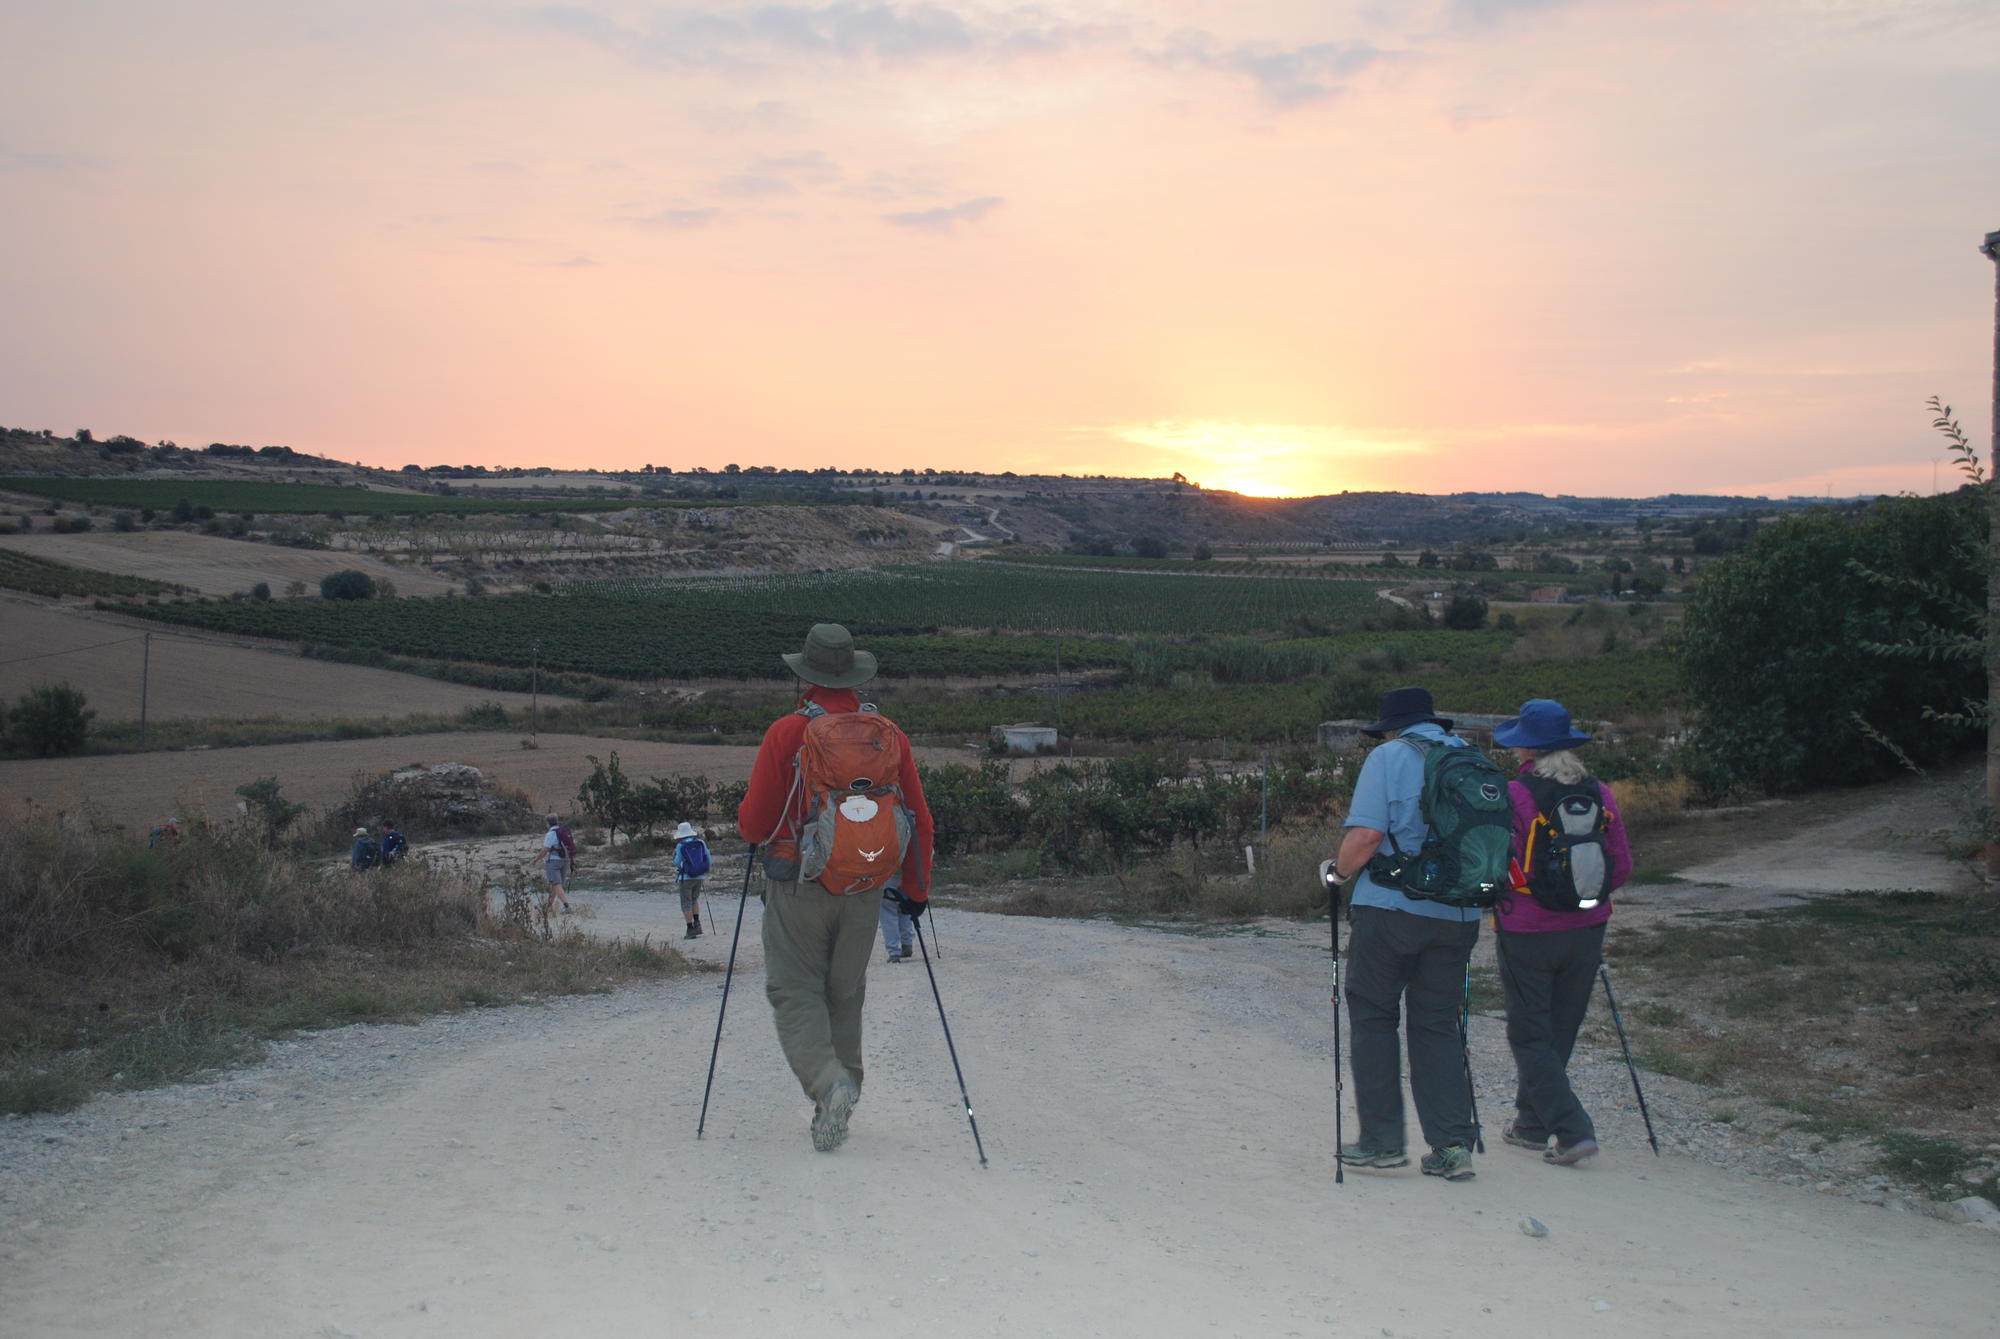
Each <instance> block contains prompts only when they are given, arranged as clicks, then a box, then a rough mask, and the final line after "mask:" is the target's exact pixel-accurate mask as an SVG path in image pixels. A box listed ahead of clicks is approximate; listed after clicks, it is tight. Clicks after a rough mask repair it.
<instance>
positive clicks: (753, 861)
mask: <svg viewBox="0 0 2000 1339" xmlns="http://www.w3.org/2000/svg"><path fill="white" fill-rule="evenodd" d="M756 865H757V843H756V842H751V843H750V855H749V858H747V859H746V860H744V862H743V895H742V896H741V897H739V898H738V899H737V900H736V933H735V934H733V935H731V936H730V938H729V968H728V970H727V971H725V972H724V973H723V974H722V1007H721V1008H720V1009H717V1010H716V1011H715V1044H714V1045H712V1046H710V1047H709V1048H708V1082H707V1083H706V1084H704V1085H702V1090H701V1120H700V1121H699V1122H697V1123H696V1125H695V1127H694V1137H695V1138H696V1139H699V1138H701V1133H702V1131H703V1130H704V1129H706V1128H707V1126H708V1095H709V1094H710V1093H711V1092H713V1091H714V1090H715V1057H716V1053H717V1052H719V1051H720V1050H721V1049H722V1019H723V1016H724V1015H726V1014H727V1013H728V1012H729V983H730V982H731V981H732V980H734V979H735V977H736V945H737V944H738V943H739V942H740V941H741V940H742V938H743V908H744V907H746V906H748V905H749V904H750V871H751V870H752V869H754V868H756Z"/></svg>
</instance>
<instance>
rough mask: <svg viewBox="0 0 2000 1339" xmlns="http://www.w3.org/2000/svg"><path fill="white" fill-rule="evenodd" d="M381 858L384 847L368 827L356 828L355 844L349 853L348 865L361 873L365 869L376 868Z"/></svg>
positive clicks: (357, 872)
mask: <svg viewBox="0 0 2000 1339" xmlns="http://www.w3.org/2000/svg"><path fill="white" fill-rule="evenodd" d="M381 858H382V848H381V846H380V845H379V844H378V843H377V842H376V840H375V839H374V838H373V837H371V836H369V835H368V829H367V828H356V829H354V846H353V848H352V849H350V850H349V851H348V853H347V867H348V868H349V869H351V870H353V871H354V872H355V873H356V874H359V873H361V871H363V870H367V869H373V868H375V864H376V862H377V861H379V860H380V859H381Z"/></svg>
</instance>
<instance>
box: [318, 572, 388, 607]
mask: <svg viewBox="0 0 2000 1339" xmlns="http://www.w3.org/2000/svg"><path fill="white" fill-rule="evenodd" d="M319 596H320V598H321V599H322V600H372V599H374V598H375V578H373V577H371V576H369V575H368V574H367V573H366V572H357V571H355V570H354V569H353V568H351V567H349V568H343V569H342V570H340V571H338V572H329V573H327V575H325V576H323V577H321V578H320V579H319Z"/></svg>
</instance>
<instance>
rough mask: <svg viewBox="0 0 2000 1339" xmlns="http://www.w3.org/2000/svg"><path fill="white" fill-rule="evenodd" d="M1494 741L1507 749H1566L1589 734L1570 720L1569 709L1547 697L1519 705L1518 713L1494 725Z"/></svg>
mask: <svg viewBox="0 0 2000 1339" xmlns="http://www.w3.org/2000/svg"><path fill="white" fill-rule="evenodd" d="M1493 742H1494V743H1496V744H1499V745H1501V746H1502V747H1505V748H1510V749H1568V748H1575V747H1576V746H1577V745H1578V744H1588V743H1589V742H1590V736H1589V735H1586V734H1582V733H1579V732H1578V731H1577V729H1576V727H1575V726H1573V725H1571V724H1570V722H1569V708H1567V707H1565V706H1564V705H1563V704H1562V703H1560V702H1553V701H1551V700H1549V699H1548V698H1546V697H1536V698H1530V699H1528V700H1527V701H1526V702H1523V703H1522V704H1521V714H1520V715H1519V716H1516V717H1515V718H1514V719H1513V720H1511V721H1503V722H1502V723H1500V724H1499V725H1496V726H1494V727H1493Z"/></svg>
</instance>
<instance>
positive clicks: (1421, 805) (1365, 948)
mask: <svg viewBox="0 0 2000 1339" xmlns="http://www.w3.org/2000/svg"><path fill="white" fill-rule="evenodd" d="M1379 713H1380V718H1379V719H1378V720H1376V721H1375V722H1374V723H1373V724H1372V725H1369V726H1366V727H1364V733H1366V734H1368V735H1370V736H1372V737H1374V738H1377V739H1382V740H1385V741H1387V742H1385V743H1383V744H1381V745H1379V746H1377V747H1376V748H1375V749H1374V750H1373V751H1372V752H1370V753H1369V755H1368V758H1367V761H1366V762H1364V763H1363V764H1362V766H1361V772H1360V775H1359V776H1358V777H1356V779H1355V784H1354V799H1353V801H1352V803H1351V804H1350V805H1349V806H1348V811H1347V821H1346V825H1345V826H1346V834H1345V836H1344V837H1343V838H1342V839H1341V843H1340V852H1339V854H1338V855H1337V856H1335V858H1334V861H1333V868H1332V871H1331V872H1330V874H1329V877H1330V878H1331V879H1332V880H1333V881H1334V883H1335V885H1336V887H1337V885H1338V884H1340V883H1345V882H1347V881H1348V880H1350V879H1351V880H1353V881H1354V893H1353V898H1352V907H1351V911H1350V917H1351V919H1352V921H1353V927H1354V928H1353V931H1352V935H1351V937H1350V941H1349V944H1348V950H1347V962H1346V964H1345V973H1344V985H1345V990H1344V997H1345V1000H1346V1004H1347V1009H1348V1014H1349V1018H1350V1020H1351V1034H1352V1039H1353V1046H1352V1056H1353V1061H1352V1072H1353V1075H1354V1098H1355V1109H1356V1111H1357V1113H1358V1114H1359V1116H1360V1118H1361V1131H1360V1138H1359V1139H1357V1140H1356V1141H1355V1142H1353V1143H1350V1144H1343V1145H1341V1148H1340V1154H1339V1156H1340V1160H1341V1162H1342V1163H1344V1164H1345V1165H1346V1166H1349V1167H1363V1168H1375V1169H1389V1168H1396V1167H1407V1166H1409V1165H1410V1156H1409V1152H1408V1146H1407V1143H1406V1135H1405V1130H1404V1120H1403V1077H1402V1056H1401V1054H1400V1051H1401V1046H1400V1044H1399V1036H1398V1032H1399V1025H1400V1023H1401V1019H1402V1014H1403V1011H1404V1007H1405V1005H1406V1004H1407V1007H1408V1011H1409V1055H1410V1093H1411V1096H1412V1097H1414V1098H1415V1099H1416V1106H1417V1120H1418V1122H1419V1124H1420V1127H1421V1129H1422V1131H1423V1136H1424V1142H1425V1143H1427V1144H1429V1145H1430V1150H1431V1151H1430V1152H1429V1153H1428V1154H1427V1155H1426V1156H1425V1157H1424V1158H1423V1160H1422V1171H1423V1173H1424V1175H1426V1176H1437V1177H1442V1178H1444V1179H1445V1180H1447V1181H1465V1180H1470V1179H1471V1178H1472V1176H1473V1175H1474V1171H1473V1167H1472V1150H1473V1147H1474V1146H1475V1145H1476V1144H1477V1143H1479V1129H1478V1121H1477V1119H1476V1117H1475V1115H1474V1104H1473V1095H1472V1085H1471V1071H1470V1065H1469V1063H1468V1061H1467V1058H1466V1046H1465V1034H1464V1031H1463V1027H1464V1017H1463V1014H1462V1013H1461V1009H1462V1007H1463V1004H1464V1001H1465V992H1466V982H1467V963H1468V962H1469V961H1470V959H1471V957H1472V949H1473V945H1474V944H1476V943H1477V942H1478V940H1479V921H1480V917H1481V914H1482V909H1483V908H1485V907H1488V906H1491V905H1493V903H1494V902H1495V901H1496V900H1497V899H1498V897H1499V896H1500V895H1501V893H1502V892H1503V891H1504V890H1505V888H1506V886H1507V859H1508V850H1509V842H1510V840H1511V836H1512V809H1511V807H1510V806H1509V804H1508V802H1507V782H1506V778H1505V777H1504V776H1503V775H1502V773H1501V772H1500V769H1499V768H1498V767H1496V766H1495V765H1494V764H1493V762H1492V761H1491V760H1490V759H1488V758H1487V757H1486V755H1485V754H1483V753H1481V752H1480V751H1479V750H1478V749H1475V748H1472V747H1471V746H1470V745H1468V744H1467V743H1466V741H1465V740H1463V739H1460V738H1459V737H1458V736H1456V735H1454V734H1452V733H1451V725H1452V723H1451V722H1450V721H1449V720H1446V719H1444V718H1442V717H1440V716H1439V715H1438V714H1437V709H1436V707H1435V706H1434V705H1433V704H1432V702H1431V695H1430V692H1429V690H1427V689H1423V688H1398V689H1395V690H1393V691H1392V692H1388V693H1384V694H1383V695H1382V698H1381V703H1380V707H1379ZM1337 905H1338V902H1337V897H1336V906H1337Z"/></svg>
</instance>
